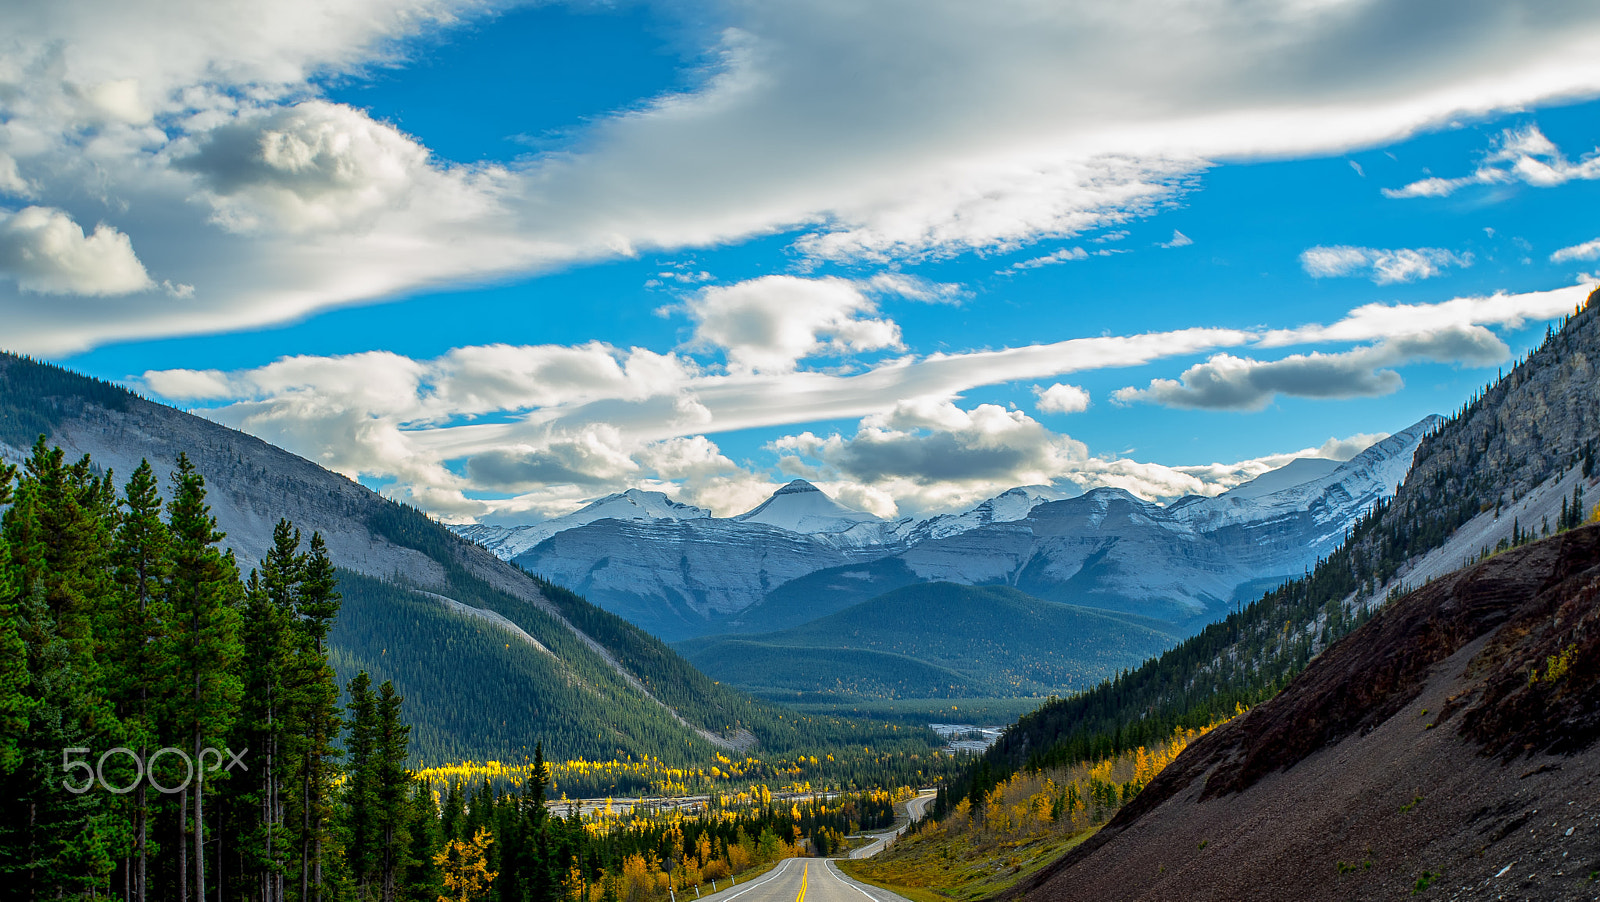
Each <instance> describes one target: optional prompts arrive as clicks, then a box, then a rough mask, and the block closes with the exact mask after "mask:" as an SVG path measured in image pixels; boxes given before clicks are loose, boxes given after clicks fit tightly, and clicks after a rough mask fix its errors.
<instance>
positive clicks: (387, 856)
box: [372, 680, 416, 902]
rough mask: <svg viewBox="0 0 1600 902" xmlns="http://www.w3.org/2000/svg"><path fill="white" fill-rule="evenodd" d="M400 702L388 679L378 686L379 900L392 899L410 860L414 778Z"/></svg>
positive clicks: (375, 761) (374, 763) (375, 745)
mask: <svg viewBox="0 0 1600 902" xmlns="http://www.w3.org/2000/svg"><path fill="white" fill-rule="evenodd" d="M403 701H404V699H402V698H401V697H400V696H399V695H398V694H396V693H395V691H394V684H393V683H391V682H389V681H388V680H384V681H383V685H382V686H379V687H378V698H377V730H376V733H375V735H374V737H373V739H374V741H373V748H372V767H373V771H374V774H375V779H374V783H375V787H376V799H375V801H376V803H377V805H376V808H375V813H374V818H373V827H374V828H375V832H376V834H377V839H378V873H379V876H380V878H381V880H382V890H383V891H382V896H381V898H382V899H383V902H395V900H396V898H397V893H398V884H399V881H400V879H401V877H402V875H403V873H404V871H405V869H406V867H408V866H409V865H410V864H412V863H413V861H414V860H413V859H412V858H411V857H410V856H409V855H408V854H407V850H408V849H409V848H410V846H411V836H410V832H409V829H408V823H409V821H410V792H411V786H412V784H413V783H414V782H415V781H416V777H415V775H414V774H412V773H411V771H410V770H408V769H407V768H406V756H407V755H408V754H409V746H410V740H411V727H409V726H407V725H406V723H405V721H404V720H403V719H402V718H401V716H400V706H401V703H402V702H403Z"/></svg>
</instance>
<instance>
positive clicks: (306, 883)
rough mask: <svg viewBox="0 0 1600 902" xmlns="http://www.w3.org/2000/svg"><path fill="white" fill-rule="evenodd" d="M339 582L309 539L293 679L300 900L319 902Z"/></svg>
mask: <svg viewBox="0 0 1600 902" xmlns="http://www.w3.org/2000/svg"><path fill="white" fill-rule="evenodd" d="M337 585H338V577H337V575H336V574H335V573H334V567H333V562H332V561H331V560H330V559H329V558H328V549H327V545H326V544H325V543H324V542H323V540H322V535H321V533H312V534H311V550H310V551H309V552H308V553H307V555H306V557H305V559H304V561H303V564H302V569H301V572H300V583H299V587H298V591H297V598H296V613H297V614H298V626H299V630H300V635H301V646H300V653H299V655H298V664H299V666H298V671H299V672H298V679H297V680H296V704H297V707H298V722H297V726H298V727H299V728H300V730H301V733H300V736H299V737H298V740H299V742H298V744H299V746H300V749H301V752H302V754H301V759H300V769H301V773H300V796H299V799H298V800H297V802H298V808H299V812H300V899H301V902H321V900H322V895H323V889H324V877H325V874H324V861H323V855H324V852H325V851H326V847H327V844H328V822H329V816H330V813H331V812H330V808H329V797H330V794H331V788H332V785H333V779H334V776H335V773H334V769H333V767H332V766H331V760H330V759H332V758H334V757H336V755H337V752H336V750H335V749H334V747H333V742H334V739H335V738H337V736H338V734H339V708H338V704H339V689H338V684H337V683H336V682H335V681H334V674H333V668H332V667H330V666H329V665H328V652H327V648H326V643H327V640H328V631H329V630H330V629H332V627H333V619H334V617H335V616H337V615H338V613H339V593H338V592H337V591H336V588H335V587H336V586H337Z"/></svg>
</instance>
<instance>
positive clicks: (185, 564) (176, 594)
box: [167, 454, 243, 902]
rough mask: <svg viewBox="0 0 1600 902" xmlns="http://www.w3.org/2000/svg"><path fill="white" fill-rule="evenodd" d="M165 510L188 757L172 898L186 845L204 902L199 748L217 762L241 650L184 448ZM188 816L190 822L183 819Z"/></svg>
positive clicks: (178, 713) (200, 487)
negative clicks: (190, 770) (191, 770)
mask: <svg viewBox="0 0 1600 902" xmlns="http://www.w3.org/2000/svg"><path fill="white" fill-rule="evenodd" d="M167 513H168V528H169V529H170V531H171V534H172V571H171V589H170V595H169V597H170V601H171V605H172V627H171V629H170V631H169V633H170V636H171V645H172V655H173V665H174V666H173V669H172V675H173V677H174V681H173V687H172V688H173V693H172V697H173V722H174V725H175V726H176V727H177V729H178V735H179V736H180V737H181V738H182V739H184V741H185V743H186V745H187V751H188V752H189V754H190V755H191V760H193V761H194V764H195V779H194V781H193V782H192V783H191V784H185V788H184V789H183V791H182V792H181V793H180V796H181V799H182V802H181V804H180V808H182V809H187V810H188V811H187V813H180V815H179V817H178V833H179V836H180V844H179V857H178V862H179V873H180V876H179V879H178V887H179V898H180V899H182V900H183V902H187V900H188V899H189V898H191V896H190V893H189V884H188V876H189V867H188V866H187V865H188V862H187V861H186V857H187V854H188V852H187V850H188V848H189V847H190V846H191V845H192V847H193V850H194V861H193V864H192V867H193V876H194V884H193V896H192V898H194V899H195V902H205V892H206V863H205V856H204V854H203V852H204V848H205V783H206V779H207V776H206V774H207V767H206V765H205V758H203V757H202V753H203V752H207V751H208V750H216V751H212V752H209V755H210V756H211V757H212V759H213V761H214V762H215V763H214V764H213V768H215V769H217V770H219V769H220V764H221V760H220V749H221V747H222V746H223V745H225V744H226V741H227V738H228V734H229V731H230V729H231V727H232V725H233V719H234V716H235V714H236V711H237V706H238V698H239V691H240V684H239V678H238V675H237V673H236V670H235V665H236V664H237V662H238V661H239V659H240V658H241V657H242V653H243V649H242V647H241V645H240V642H239V617H238V611H237V596H238V594H239V590H240V586H239V574H238V569H237V567H235V566H234V564H233V562H232V559H231V558H230V557H228V556H225V555H224V554H223V553H222V552H221V551H220V550H219V549H218V548H217V543H218V542H221V541H222V539H223V537H224V536H223V533H221V532H220V531H218V529H217V521H216V518H215V517H213V516H212V515H211V507H210V505H208V504H207V503H206V489H205V477H203V476H201V475H200V473H199V472H198V471H197V470H195V468H194V464H193V463H191V462H190V460H189V458H188V455H185V454H179V455H178V467H177V470H175V471H174V472H173V474H172V500H171V501H170V502H168V504H167ZM213 772H216V770H213ZM191 799H192V801H193V807H192V809H190V808H189V803H190V801H191ZM190 816H192V818H193V821H192V825H191V824H189V823H188V822H187V819H188V818H189V817H190Z"/></svg>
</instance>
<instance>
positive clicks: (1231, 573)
mask: <svg viewBox="0 0 1600 902" xmlns="http://www.w3.org/2000/svg"><path fill="white" fill-rule="evenodd" d="M1439 422H1441V421H1440V420H1439V419H1438V418H1436V417H1430V418H1427V419H1425V420H1423V421H1421V422H1419V423H1417V424H1415V425H1413V426H1411V427H1410V428H1408V429H1405V430H1402V431H1401V432H1397V433H1395V434H1394V435H1392V436H1390V437H1388V438H1386V439H1384V440H1383V441H1381V442H1378V443H1377V444H1375V445H1373V446H1372V447H1370V448H1368V449H1366V450H1365V451H1363V452H1362V453H1361V454H1359V455H1357V456H1356V457H1355V458H1352V459H1351V460H1349V461H1345V462H1342V463H1338V462H1322V461H1317V460H1314V459H1302V460H1297V461H1293V462H1291V463H1290V464H1289V465H1288V466H1286V467H1283V468H1280V469H1278V470H1274V471H1272V472H1269V473H1266V474H1263V475H1262V476H1261V477H1258V478H1257V480H1254V481H1252V482H1251V483H1246V484H1245V485H1243V486H1239V487H1237V488H1235V489H1233V490H1232V491H1230V492H1226V493H1224V494H1222V495H1220V496H1217V497H1215V498H1201V497H1194V496H1192V497H1189V498H1184V499H1181V500H1179V501H1177V502H1174V503H1173V504H1171V505H1167V506H1163V505H1159V504H1154V503H1151V502H1147V501H1144V500H1142V499H1140V498H1137V497H1136V496H1134V495H1132V494H1130V493H1128V492H1126V491H1124V490H1122V489H1115V488H1102V489H1096V490H1094V491H1091V492H1088V493H1083V492H1080V491H1078V490H1076V488H1075V487H1070V486H1069V487H1064V488H1063V487H1055V486H1023V487H1018V488H1014V489H1011V490H1008V491H1006V492H1004V493H1001V494H1000V495H998V496H996V497H994V498H991V499H988V500H986V501H984V502H982V503H981V504H978V505H976V506H975V507H973V508H972V509H970V510H968V511H965V512H963V513H959V514H943V515H939V516H935V517H931V518H928V519H925V520H920V521H917V520H912V519H909V518H905V519H900V520H892V521H891V520H883V519H881V518H878V517H875V516H873V515H872V514H869V513H866V512H863V511H855V510H852V509H850V508H848V507H846V506H844V505H842V504H839V503H838V502H837V501H835V500H834V499H832V498H829V497H828V496H827V494H826V493H824V492H822V491H820V490H819V489H817V488H816V487H815V486H813V485H811V484H810V483H809V482H806V481H805V480H800V479H797V480H794V481H792V482H790V483H789V484H788V485H785V486H784V487H782V488H781V489H779V490H778V491H777V492H775V493H774V494H773V495H772V496H771V497H770V498H768V499H767V500H766V501H764V502H763V503H762V504H760V505H758V506H757V507H756V508H754V509H752V510H751V511H748V512H746V513H743V514H739V515H737V516H734V517H729V518H717V517H711V516H709V515H707V514H706V512H704V511H703V510H702V509H701V508H696V507H691V506H688V505H680V504H675V503H674V502H671V501H670V500H669V499H667V498H666V496H665V495H663V494H660V493H645V492H638V491H636V490H630V491H629V492H624V493H620V494H618V495H611V496H607V497H606V498H602V499H600V500H598V501H595V502H594V503H592V504H590V505H588V506H587V507H585V508H584V509H583V510H581V511H578V512H577V513H574V514H571V515H568V516H567V517H565V518H559V519H557V520H552V521H548V522H547V523H542V524H537V525H535V526H531V527H516V528H496V527H483V526H467V527H457V531H458V532H460V533H461V534H462V535H464V536H467V537H470V538H473V539H475V540H477V541H480V542H482V543H484V544H485V546H486V547H489V548H491V549H492V550H494V551H495V553H496V554H498V555H500V556H501V557H503V558H506V559H508V560H511V561H513V562H514V563H516V564H517V565H519V566H521V567H523V568H525V569H527V570H528V571H530V572H533V573H537V574H540V575H541V576H544V577H546V578H549V579H551V580H552V581H554V582H556V583H559V584H561V585H566V586H571V587H572V588H573V589H574V590H575V591H579V592H581V593H583V594H584V595H585V596H586V597H588V598H589V599H591V600H592V601H594V602H595V603H597V604H599V605H601V606H602V607H605V608H606V609H608V610H611V611H614V612H616V613H618V614H620V615H622V616H623V617H625V618H627V619H628V620H630V621H632V622H634V623H636V624H638V625H640V626H641V627H643V628H645V629H647V630H649V631H650V632H652V633H654V634H656V635H658V636H661V637H663V638H666V639H672V640H675V639H682V638H688V637H692V636H699V635H709V634H712V633H722V632H738V631H745V630H751V629H755V630H760V629H770V628H773V627H775V626H782V625H792V624H793V623H796V622H803V621H804V620H805V619H814V618H815V617H820V616H825V615H827V614H829V613H832V612H833V611H836V610H840V609H842V608H844V607H847V606H849V605H850V604H854V603H859V602H861V601H865V600H867V599H869V598H871V597H873V596H875V595H877V594H880V593H881V592H883V591H887V590H888V589H892V588H896V587H898V585H900V584H904V580H902V579H901V577H902V576H903V575H904V574H907V573H909V574H910V581H912V582H916V581H921V582H937V581H950V582H956V583H962V584H967V585H1009V586H1012V587H1014V588H1017V589H1020V590H1022V591H1024V592H1027V593H1029V594H1032V595H1035V596H1038V597H1040V598H1045V599H1049V600H1054V601H1060V602H1065V603H1071V604H1081V605H1087V606H1090V607H1098V608H1102V609H1106V610H1113V611H1120V612H1124V613H1132V614H1137V615H1140V616H1150V617H1156V618H1159V619H1162V620H1166V621H1168V622H1170V623H1172V624H1175V625H1177V626H1178V627H1179V628H1180V630H1187V629H1192V628H1193V627H1194V626H1196V625H1198V624H1202V623H1204V622H1206V621H1209V620H1211V619H1215V618H1216V617H1217V616H1220V614H1221V613H1222V612H1224V611H1225V610H1226V609H1227V608H1228V605H1229V604H1230V603H1231V602H1232V601H1233V600H1234V599H1235V597H1236V596H1237V594H1238V593H1239V592H1240V590H1241V588H1246V589H1253V588H1255V587H1256V586H1257V585H1259V584H1261V583H1262V582H1263V581H1270V580H1272V579H1276V578H1282V577H1287V576H1291V575H1295V574H1298V573H1300V572H1302V571H1304V570H1305V569H1306V568H1307V567H1309V566H1311V565H1313V564H1314V563H1315V562H1316V560H1317V559H1318V558H1319V557H1321V556H1324V555H1325V554H1327V552H1328V551H1330V550H1331V549H1332V548H1334V547H1336V546H1337V545H1338V543H1339V542H1340V541H1342V539H1343V537H1344V533H1345V531H1346V530H1347V529H1348V528H1349V527H1350V526H1351V525H1352V524H1353V523H1354V522H1355V521H1356V519H1357V518H1358V517H1359V516H1360V515H1361V513H1362V512H1363V511H1365V510H1366V509H1367V508H1369V507H1371V505H1372V504H1373V503H1374V502H1376V501H1377V500H1378V499H1379V498H1382V497H1387V496H1388V495H1390V494H1392V493H1393V491H1394V489H1395V486H1396V485H1397V484H1398V483H1399V482H1400V481H1401V480H1402V479H1404V477H1405V474H1406V472H1407V470H1408V469H1409V467H1410V463H1411V455H1412V453H1413V452H1414V450H1415V448H1416V445H1417V443H1418V442H1419V441H1420V440H1421V437H1422V436H1423V435H1424V434H1425V433H1426V432H1427V431H1428V430H1429V429H1432V428H1436V427H1437V424H1438V423H1439ZM891 558H892V559H895V560H898V561H899V562H900V564H901V565H902V566H897V567H890V568H888V569H889V570H893V571H894V572H895V574H896V576H895V577H894V578H893V579H892V580H891V582H893V583H895V584H894V585H888V586H884V585H883V584H882V583H881V582H880V581H878V580H876V579H875V578H855V577H852V576H851V574H853V573H858V572H860V573H865V572H866V571H859V570H858V569H857V568H858V567H863V566H866V565H869V564H873V562H878V561H884V560H886V559H891ZM873 566H874V567H875V568H876V569H875V570H873V572H880V571H882V572H885V573H886V572H888V570H885V569H884V568H885V566H886V565H883V564H874V565H873ZM814 574H836V576H835V577H833V578H830V580H829V581H827V582H826V583H818V582H817V581H816V580H815V579H812V577H813V575H814ZM823 585H826V586H827V587H828V592H827V594H826V595H823V594H819V593H818V592H816V591H812V589H818V588H821V587H822V586H823ZM801 586H808V587H811V589H808V590H807V592H801V591H800V587H801ZM778 598H782V599H784V604H785V605H786V606H787V607H788V610H789V612H791V613H793V614H794V615H795V616H790V614H789V613H785V614H783V615H781V616H771V612H772V611H773V609H774V608H775V603H774V601H773V600H775V599H778ZM797 605H798V607H796V606H797ZM762 611H767V612H769V613H758V612H762Z"/></svg>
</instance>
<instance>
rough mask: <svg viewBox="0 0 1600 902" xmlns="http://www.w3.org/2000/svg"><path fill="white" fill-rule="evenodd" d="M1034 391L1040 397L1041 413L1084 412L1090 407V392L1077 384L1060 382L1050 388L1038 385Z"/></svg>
mask: <svg viewBox="0 0 1600 902" xmlns="http://www.w3.org/2000/svg"><path fill="white" fill-rule="evenodd" d="M1033 393H1034V395H1035V396H1036V397H1038V399H1039V403H1038V407H1039V412H1040V413H1083V412H1084V411H1085V410H1088V409H1089V393H1088V392H1087V391H1084V390H1083V389H1082V388H1079V387H1078V386H1076V385H1064V384H1062V383H1059V382H1057V383H1056V384H1055V385H1052V386H1049V387H1048V388H1043V387H1040V386H1037V385H1036V386H1034V387H1033Z"/></svg>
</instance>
